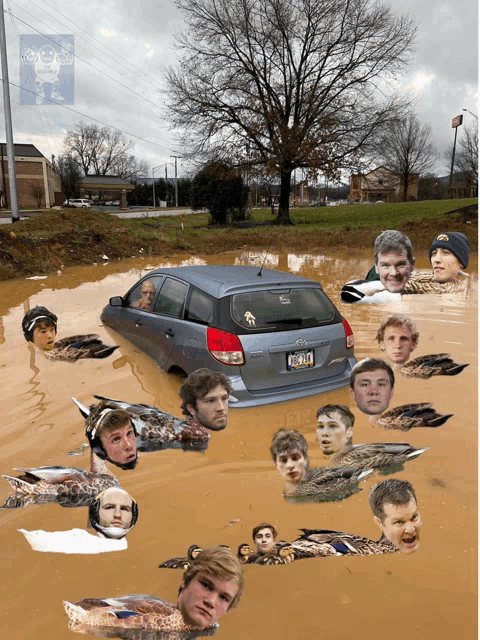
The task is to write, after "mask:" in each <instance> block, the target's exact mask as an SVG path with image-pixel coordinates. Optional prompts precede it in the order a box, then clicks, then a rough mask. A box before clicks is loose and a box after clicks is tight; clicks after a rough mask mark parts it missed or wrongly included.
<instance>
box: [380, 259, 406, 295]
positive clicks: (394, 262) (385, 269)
mask: <svg viewBox="0 0 480 640" xmlns="http://www.w3.org/2000/svg"><path fill="white" fill-rule="evenodd" d="M414 264H415V258H414V260H413V262H412V263H410V262H409V261H408V258H407V254H406V253H396V252H394V251H391V252H390V253H379V254H378V262H377V264H376V265H375V269H376V271H377V273H378V275H379V276H380V281H381V283H382V284H383V286H384V287H385V289H387V291H390V293H401V292H402V291H403V288H404V286H405V285H406V283H407V280H408V279H409V277H410V273H411V272H412V269H413V265H414Z"/></svg>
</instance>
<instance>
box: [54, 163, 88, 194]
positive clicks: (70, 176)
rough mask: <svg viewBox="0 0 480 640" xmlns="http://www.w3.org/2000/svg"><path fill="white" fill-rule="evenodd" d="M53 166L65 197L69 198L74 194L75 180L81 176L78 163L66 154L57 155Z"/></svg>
mask: <svg viewBox="0 0 480 640" xmlns="http://www.w3.org/2000/svg"><path fill="white" fill-rule="evenodd" d="M55 168H56V170H57V173H58V176H59V178H60V184H61V185H62V191H63V193H64V194H65V198H66V199H67V200H69V199H70V198H71V197H73V196H74V195H75V190H76V188H77V182H78V181H79V180H80V178H81V177H82V175H81V171H80V168H79V166H78V163H77V162H76V161H75V160H74V159H73V157H72V156H70V155H68V154H63V155H61V156H58V158H57V159H56V161H55Z"/></svg>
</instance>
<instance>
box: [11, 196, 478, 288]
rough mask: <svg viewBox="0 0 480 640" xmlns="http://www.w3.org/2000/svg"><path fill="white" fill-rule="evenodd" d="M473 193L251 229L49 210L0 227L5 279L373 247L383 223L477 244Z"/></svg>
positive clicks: (299, 216)
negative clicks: (204, 257)
mask: <svg viewBox="0 0 480 640" xmlns="http://www.w3.org/2000/svg"><path fill="white" fill-rule="evenodd" d="M476 203H477V200H476V199H468V200H465V199H464V200H438V201H426V202H419V203H417V202H411V203H398V204H383V205H356V206H340V207H321V208H318V209H294V210H292V212H291V218H292V221H293V222H294V223H295V226H289V227H277V226H267V227H265V226H263V227H253V228H247V229H243V228H241V229H239V228H226V227H207V225H208V222H209V216H208V214H207V213H199V214H194V215H186V216H184V228H185V230H184V231H182V230H181V226H180V217H179V216H174V217H172V216H168V217H164V218H151V217H150V218H142V219H131V220H123V219H119V218H115V217H113V216H111V215H109V214H108V213H105V212H96V211H91V210H85V209H65V210H49V211H46V212H45V213H42V214H39V215H37V216H35V217H32V218H30V219H29V220H24V221H21V222H18V223H16V224H15V225H14V226H11V225H5V226H3V227H1V228H0V279H1V280H6V279H8V278H14V277H19V276H26V275H32V274H42V273H48V272H51V271H56V270H57V269H60V268H62V266H73V265H80V264H92V263H93V262H101V261H102V255H107V256H108V257H109V259H110V260H115V259H122V258H129V257H131V256H140V255H143V256H146V255H152V256H162V257H167V256H169V255H171V254H173V253H182V252H184V253H186V254H189V255H191V254H199V253H203V254H208V253H219V252H223V251H230V250H235V249H243V248H245V247H248V248H249V249H265V248H267V247H269V248H270V249H271V250H283V249H286V248H288V249H290V250H296V251H305V252H310V253H311V252H315V253H316V252H321V251H323V250H327V249H328V250H332V249H334V248H369V247H372V246H373V242H374V240H375V238H376V236H377V235H378V233H380V232H381V231H382V230H383V229H388V228H390V229H391V228H395V229H399V230H401V231H404V232H405V233H406V234H407V235H408V236H410V237H411V239H412V242H413V244H414V247H415V248H417V247H419V248H427V247H428V246H429V245H430V243H431V241H432V239H433V237H434V235H435V234H436V233H438V232H439V231H461V232H463V233H466V234H467V235H468V237H469V239H470V242H471V247H472V251H477V234H478V212H477V211H478V210H477V208H476V207H472V206H471V207H469V208H468V209H467V210H464V211H463V212H460V213H452V214H449V212H450V211H452V210H455V209H458V208H460V207H466V206H468V205H473V204H476ZM271 219H272V217H271V214H270V211H269V210H267V209H258V210H254V212H253V214H252V220H253V221H256V222H261V221H268V220H271Z"/></svg>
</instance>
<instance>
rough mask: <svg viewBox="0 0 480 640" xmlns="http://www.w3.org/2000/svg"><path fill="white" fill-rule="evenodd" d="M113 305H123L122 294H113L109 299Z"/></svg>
mask: <svg viewBox="0 0 480 640" xmlns="http://www.w3.org/2000/svg"><path fill="white" fill-rule="evenodd" d="M108 302H109V304H110V306H111V307H123V298H122V296H113V298H110V300H109V301H108Z"/></svg>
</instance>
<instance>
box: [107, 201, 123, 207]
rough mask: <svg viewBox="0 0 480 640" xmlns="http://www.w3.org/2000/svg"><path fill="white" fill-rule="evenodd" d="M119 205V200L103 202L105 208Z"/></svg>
mask: <svg viewBox="0 0 480 640" xmlns="http://www.w3.org/2000/svg"><path fill="white" fill-rule="evenodd" d="M119 205H120V200H109V201H108V202H105V206H106V207H118V206H119Z"/></svg>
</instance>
